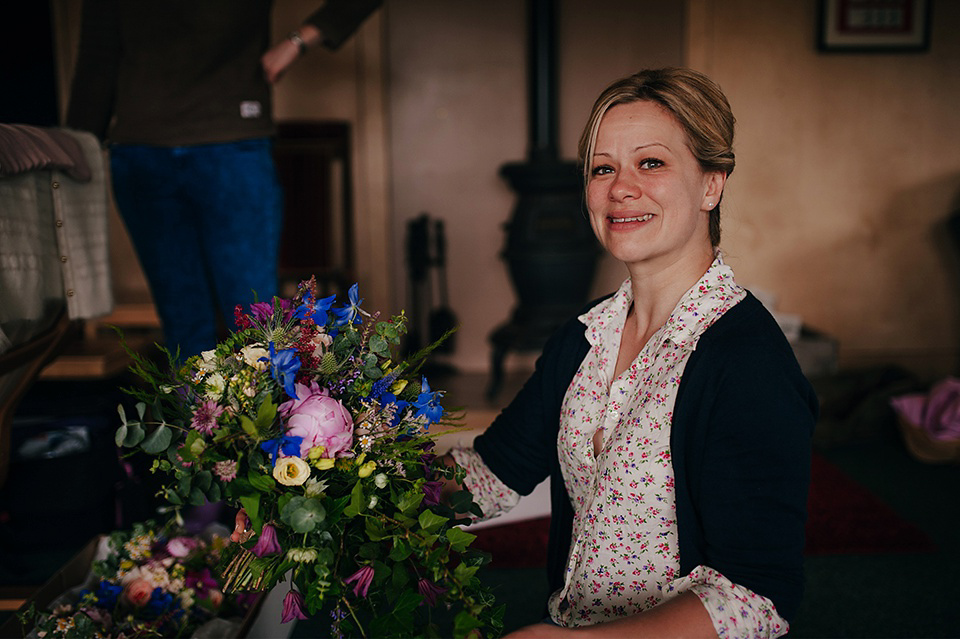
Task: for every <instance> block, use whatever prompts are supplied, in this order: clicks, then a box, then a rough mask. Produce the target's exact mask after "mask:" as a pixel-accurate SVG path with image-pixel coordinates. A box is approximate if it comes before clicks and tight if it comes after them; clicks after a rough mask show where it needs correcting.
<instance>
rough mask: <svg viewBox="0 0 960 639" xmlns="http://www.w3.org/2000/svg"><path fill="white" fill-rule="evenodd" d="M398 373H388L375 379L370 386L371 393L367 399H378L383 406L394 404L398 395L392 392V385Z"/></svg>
mask: <svg viewBox="0 0 960 639" xmlns="http://www.w3.org/2000/svg"><path fill="white" fill-rule="evenodd" d="M396 378H397V375H396V373H388V374H386V375H384V376H383V377H381V378H380V379H378V380H377V381H375V382H374V383H373V386H372V387H371V388H370V394H369V395H367V399H373V400H376V401H377V402H378V403H379V404H380V405H381V406H386V405H387V404H393V403H394V402H396V401H397V396H396V395H394V394H393V393H391V392H390V386H392V385H393V382H394V381H395V380H396Z"/></svg>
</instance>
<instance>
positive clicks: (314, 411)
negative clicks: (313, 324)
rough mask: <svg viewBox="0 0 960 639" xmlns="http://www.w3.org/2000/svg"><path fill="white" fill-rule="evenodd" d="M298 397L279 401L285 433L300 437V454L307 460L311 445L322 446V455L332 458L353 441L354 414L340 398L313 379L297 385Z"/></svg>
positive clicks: (348, 446) (347, 447)
mask: <svg viewBox="0 0 960 639" xmlns="http://www.w3.org/2000/svg"><path fill="white" fill-rule="evenodd" d="M296 391H297V397H298V399H291V400H289V401H286V402H284V403H282V404H280V416H281V417H285V418H287V433H286V434H287V435H292V436H296V437H302V438H303V441H302V442H301V443H300V457H301V458H304V459H306V457H307V453H308V452H309V451H310V449H311V448H313V447H314V446H323V448H324V454H323V456H324V457H333V456H334V455H336V454H337V453H339V452H341V451H344V450H347V449H349V448H350V446H351V445H352V444H353V417H351V416H350V412H349V411H348V410H347V409H346V408H344V406H343V404H341V403H340V400H338V399H334V398H333V397H330V393H329V391H327V389H325V388H320V386H319V385H318V384H317V383H316V382H314V381H311V382H310V386H306V385H304V384H300V383H298V384H297V385H296Z"/></svg>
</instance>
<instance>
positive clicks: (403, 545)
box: [390, 539, 413, 561]
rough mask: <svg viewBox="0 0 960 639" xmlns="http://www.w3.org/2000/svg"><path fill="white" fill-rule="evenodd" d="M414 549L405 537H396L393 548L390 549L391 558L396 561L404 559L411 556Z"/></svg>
mask: <svg viewBox="0 0 960 639" xmlns="http://www.w3.org/2000/svg"><path fill="white" fill-rule="evenodd" d="M411 552H413V550H412V549H411V548H410V544H409V543H407V542H406V541H405V540H403V539H394V540H393V548H391V549H390V559H393V560H394V561H403V560H404V559H406V558H407V557H409V556H410V553H411Z"/></svg>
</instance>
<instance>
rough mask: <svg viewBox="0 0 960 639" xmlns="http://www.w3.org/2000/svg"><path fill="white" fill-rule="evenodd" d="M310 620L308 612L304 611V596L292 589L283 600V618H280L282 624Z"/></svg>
mask: <svg viewBox="0 0 960 639" xmlns="http://www.w3.org/2000/svg"><path fill="white" fill-rule="evenodd" d="M308 618H309V617H308V616H307V613H306V611H305V610H304V609H303V595H301V594H300V593H299V592H297V591H296V590H293V589H291V590H290V592H288V593H287V595H286V596H285V597H284V598H283V616H281V617H280V623H289V622H291V621H293V620H294V619H308Z"/></svg>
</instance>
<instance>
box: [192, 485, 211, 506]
mask: <svg viewBox="0 0 960 639" xmlns="http://www.w3.org/2000/svg"><path fill="white" fill-rule="evenodd" d="M205 503H207V496H206V495H204V494H203V491H202V490H200V488H199V487H196V486H194V487H193V488H192V489H191V490H190V505H192V506H203V505H204V504H205Z"/></svg>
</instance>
